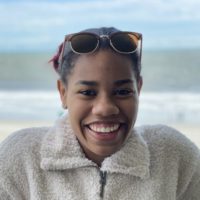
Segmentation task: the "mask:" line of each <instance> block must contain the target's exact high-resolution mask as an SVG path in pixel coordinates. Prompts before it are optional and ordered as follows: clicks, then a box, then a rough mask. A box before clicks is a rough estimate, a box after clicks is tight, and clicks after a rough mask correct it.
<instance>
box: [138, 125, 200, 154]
mask: <svg viewBox="0 0 200 200" xmlns="http://www.w3.org/2000/svg"><path fill="white" fill-rule="evenodd" d="M136 130H137V132H138V133H139V134H140V135H141V136H142V137H143V138H144V140H145V141H146V142H147V144H149V145H162V146H163V147H165V148H166V147H167V148H170V149H171V148H172V147H173V148H175V149H177V150H184V149H187V150H191V151H199V149H198V148H197V147H196V145H195V144H194V143H193V142H192V141H191V140H190V139H189V138H187V137H186V136H185V135H184V134H182V133H181V132H180V131H178V130H176V129H174V128H172V127H169V126H166V125H145V126H140V127H137V128H136Z"/></svg>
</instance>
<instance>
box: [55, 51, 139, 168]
mask: <svg viewBox="0 0 200 200" xmlns="http://www.w3.org/2000/svg"><path fill="white" fill-rule="evenodd" d="M132 65H133V63H132V62H131V60H130V59H129V58H127V57H125V56H123V55H120V54H117V53H115V52H113V51H111V50H104V51H99V52H97V53H95V54H87V55H81V56H80V57H79V58H78V59H77V60H76V63H75V66H74V68H73V69H72V72H71V74H70V75H69V76H68V82H67V85H64V84H63V83H62V82H61V81H58V89H59V92H60V96H61V100H62V103H63V105H65V106H66V107H67V109H68V113H69V119H70V122H71V125H72V129H73V130H74V133H75V135H76V137H77V139H78V141H79V143H80V145H81V146H82V148H83V150H84V152H85V154H86V156H87V157H88V158H89V159H91V160H93V161H94V162H96V163H97V164H99V165H100V163H101V162H102V160H103V159H104V158H106V157H108V156H110V155H111V154H113V153H115V152H116V151H118V150H119V149H120V148H121V147H122V144H123V142H124V140H125V139H126V138H127V135H128V133H129V132H130V130H131V128H132V127H133V125H134V123H135V120H136V116H137V110H138V95H139V91H140V88H141V85H142V80H140V81H139V82H138V83H137V81H136V77H135V75H134V71H133V69H132Z"/></svg>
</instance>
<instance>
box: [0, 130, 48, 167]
mask: <svg viewBox="0 0 200 200" xmlns="http://www.w3.org/2000/svg"><path fill="white" fill-rule="evenodd" d="M48 130H49V128H48V127H38V128H27V129H22V130H19V131H17V132H14V133H12V134H11V135H9V136H8V137H7V138H6V139H5V140H4V141H2V142H1V143H0V161H2V162H0V166H1V168H3V166H4V167H6V168H8V167H9V166H10V165H11V166H12V165H13V164H17V163H19V162H20V161H23V160H24V159H26V158H27V156H34V155H35V156H36V155H38V154H39V150H40V146H41V143H42V139H43V137H44V135H45V134H46V133H47V132H48Z"/></svg>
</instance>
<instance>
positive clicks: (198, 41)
mask: <svg viewBox="0 0 200 200" xmlns="http://www.w3.org/2000/svg"><path fill="white" fill-rule="evenodd" d="M199 7H200V1H199V0H190V1H188V0H173V1H172V0H168V1H164V0H151V1H148V0H109V1H106V0H96V1H92V0H85V1H81V0H16V1H15V0H9V1H8V0H0V27H1V28H0V141H2V140H3V139H4V138H5V137H7V136H8V134H10V133H12V132H13V131H17V130H19V129H21V128H26V127H31V126H49V125H53V123H54V121H55V120H56V119H57V118H58V117H59V116H60V115H61V114H62V113H63V112H64V111H63V110H62V107H61V103H60V99H59V96H58V93H57V90H56V80H57V75H56V73H55V72H54V70H53V69H52V67H51V66H50V65H49V63H48V61H49V60H50V58H51V57H52V56H53V55H54V53H55V52H56V51H57V46H58V45H59V44H60V43H61V42H62V41H63V39H64V35H66V34H68V33H72V32H77V31H80V30H83V29H86V28H91V27H102V26H115V27H116V28H118V29H122V30H127V31H136V32H141V33H142V34H143V37H144V42H143V43H144V46H143V58H142V75H143V79H144V87H143V91H142V94H141V96H140V108H139V115H138V120H137V123H136V125H142V124H157V123H159V124H167V125H170V126H173V127H174V128H176V129H178V130H179V131H181V132H182V133H184V134H185V135H186V136H188V137H189V138H190V139H191V140H192V141H194V142H195V143H196V144H197V145H199V146H200V78H199V74H200V12H199Z"/></svg>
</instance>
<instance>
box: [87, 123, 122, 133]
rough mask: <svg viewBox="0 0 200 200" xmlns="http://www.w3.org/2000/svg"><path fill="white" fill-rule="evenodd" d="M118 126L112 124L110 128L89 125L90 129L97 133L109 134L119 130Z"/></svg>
mask: <svg viewBox="0 0 200 200" xmlns="http://www.w3.org/2000/svg"><path fill="white" fill-rule="evenodd" d="M119 126H120V125H119V124H113V125H112V126H109V127H108V125H106V126H102V125H101V126H99V125H95V124H91V125H90V129H91V130H93V131H95V132H99V133H111V132H113V131H116V130H117V129H118V128H119Z"/></svg>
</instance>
